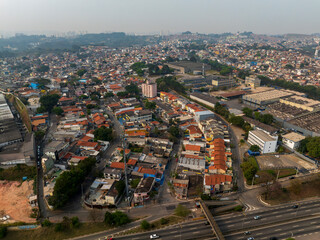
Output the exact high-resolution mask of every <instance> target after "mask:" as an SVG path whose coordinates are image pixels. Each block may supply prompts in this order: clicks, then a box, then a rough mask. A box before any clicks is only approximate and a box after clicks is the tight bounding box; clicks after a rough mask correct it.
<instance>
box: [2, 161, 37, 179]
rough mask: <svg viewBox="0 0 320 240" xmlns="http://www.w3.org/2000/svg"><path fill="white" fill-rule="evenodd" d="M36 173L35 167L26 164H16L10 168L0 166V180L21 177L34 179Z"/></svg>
mask: <svg viewBox="0 0 320 240" xmlns="http://www.w3.org/2000/svg"><path fill="white" fill-rule="evenodd" d="M36 175H37V169H36V167H34V166H28V165H26V164H17V165H16V166H14V167H11V168H6V169H3V168H0V180H8V181H22V177H27V178H28V179H34V178H35V177H36Z"/></svg>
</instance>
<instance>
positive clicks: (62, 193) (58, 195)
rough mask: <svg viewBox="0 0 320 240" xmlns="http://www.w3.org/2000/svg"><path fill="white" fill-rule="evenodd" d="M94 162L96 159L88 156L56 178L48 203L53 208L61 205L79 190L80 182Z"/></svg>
mask: <svg viewBox="0 0 320 240" xmlns="http://www.w3.org/2000/svg"><path fill="white" fill-rule="evenodd" d="M95 163H96V159H95V158H92V157H89V158H86V159H84V160H83V161H81V162H80V163H79V164H78V166H75V167H73V168H71V170H70V171H65V172H63V173H62V174H61V175H60V176H59V177H58V178H57V179H56V184H55V185H54V189H53V195H52V196H51V197H50V198H49V204H50V205H51V206H53V207H54V208H55V209H57V208H61V207H63V206H64V205H65V204H66V203H67V202H68V200H69V199H70V198H71V197H72V196H73V195H74V194H76V193H77V192H78V191H79V190H80V186H81V183H82V182H83V181H84V179H85V178H86V176H87V175H88V174H89V173H90V172H91V170H92V168H93V166H94V165H95Z"/></svg>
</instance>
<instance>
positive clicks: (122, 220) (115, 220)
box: [104, 211, 130, 227]
mask: <svg viewBox="0 0 320 240" xmlns="http://www.w3.org/2000/svg"><path fill="white" fill-rule="evenodd" d="M104 222H105V224H107V225H109V226H116V227H119V226H122V225H124V224H127V223H129V222H130V219H129V217H128V215H127V214H125V213H123V212H120V211H115V212H114V213H110V212H106V213H105V215H104Z"/></svg>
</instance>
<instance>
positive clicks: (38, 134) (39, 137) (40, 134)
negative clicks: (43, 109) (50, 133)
mask: <svg viewBox="0 0 320 240" xmlns="http://www.w3.org/2000/svg"><path fill="white" fill-rule="evenodd" d="M34 135H35V138H36V140H37V141H41V140H42V139H43V137H44V136H45V135H46V133H45V132H44V131H42V130H38V131H36V132H35V133H34Z"/></svg>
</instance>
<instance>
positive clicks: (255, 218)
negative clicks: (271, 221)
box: [253, 216, 261, 220]
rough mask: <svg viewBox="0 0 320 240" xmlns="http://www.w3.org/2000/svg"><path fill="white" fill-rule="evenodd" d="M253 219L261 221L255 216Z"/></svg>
mask: <svg viewBox="0 0 320 240" xmlns="http://www.w3.org/2000/svg"><path fill="white" fill-rule="evenodd" d="M253 219H254V220H259V219H261V217H260V216H255V217H254V218H253Z"/></svg>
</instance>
